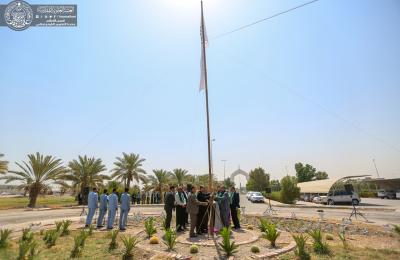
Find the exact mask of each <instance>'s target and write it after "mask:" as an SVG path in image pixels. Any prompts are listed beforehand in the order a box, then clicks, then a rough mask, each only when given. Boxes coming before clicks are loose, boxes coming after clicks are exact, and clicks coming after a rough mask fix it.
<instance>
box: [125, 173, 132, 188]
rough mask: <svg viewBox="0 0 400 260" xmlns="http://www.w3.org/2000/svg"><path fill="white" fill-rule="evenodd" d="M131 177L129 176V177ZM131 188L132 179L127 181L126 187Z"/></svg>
mask: <svg viewBox="0 0 400 260" xmlns="http://www.w3.org/2000/svg"><path fill="white" fill-rule="evenodd" d="M128 177H129V176H128ZM130 187H131V179H130V178H128V179H127V180H126V186H125V188H128V189H129V188H130Z"/></svg>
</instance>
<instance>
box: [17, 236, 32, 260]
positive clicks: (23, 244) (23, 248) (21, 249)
mask: <svg viewBox="0 0 400 260" xmlns="http://www.w3.org/2000/svg"><path fill="white" fill-rule="evenodd" d="M30 248H31V242H30V241H24V240H22V239H21V240H20V241H19V242H18V256H17V260H25V259H26V258H27V254H28V252H29V249H30Z"/></svg>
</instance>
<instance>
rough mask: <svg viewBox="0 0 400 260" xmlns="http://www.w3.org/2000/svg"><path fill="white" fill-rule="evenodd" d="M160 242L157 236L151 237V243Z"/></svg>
mask: <svg viewBox="0 0 400 260" xmlns="http://www.w3.org/2000/svg"><path fill="white" fill-rule="evenodd" d="M158 243H160V241H159V239H158V237H157V236H152V237H151V238H150V244H152V245H154V244H158Z"/></svg>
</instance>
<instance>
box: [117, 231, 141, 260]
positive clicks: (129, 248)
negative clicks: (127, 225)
mask: <svg viewBox="0 0 400 260" xmlns="http://www.w3.org/2000/svg"><path fill="white" fill-rule="evenodd" d="M121 240H122V243H124V246H125V249H124V251H123V255H122V259H124V260H128V259H133V249H135V247H136V245H137V244H138V243H139V240H138V239H137V237H135V236H128V237H122V239H121Z"/></svg>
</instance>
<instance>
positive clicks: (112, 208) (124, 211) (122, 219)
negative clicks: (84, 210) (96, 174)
mask: <svg viewBox="0 0 400 260" xmlns="http://www.w3.org/2000/svg"><path fill="white" fill-rule="evenodd" d="M128 192H129V189H128V188H126V189H125V192H124V193H122V194H121V200H120V213H119V214H120V215H119V229H120V230H126V223H127V220H128V213H129V210H130V208H131V196H130V194H129V193H128ZM99 204H100V205H99ZM98 208H99V216H98V218H97V228H102V227H104V217H105V215H106V213H107V211H108V216H107V229H112V228H113V227H114V222H115V216H116V213H117V211H118V195H117V191H116V189H113V191H112V193H111V194H110V195H108V193H107V190H106V189H105V190H104V191H103V194H101V195H100V200H99V195H98V193H97V189H96V188H93V191H91V192H90V193H89V196H88V214H87V217H86V225H85V227H88V226H90V225H91V224H92V220H93V217H94V215H95V213H96V210H97V209H98Z"/></svg>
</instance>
